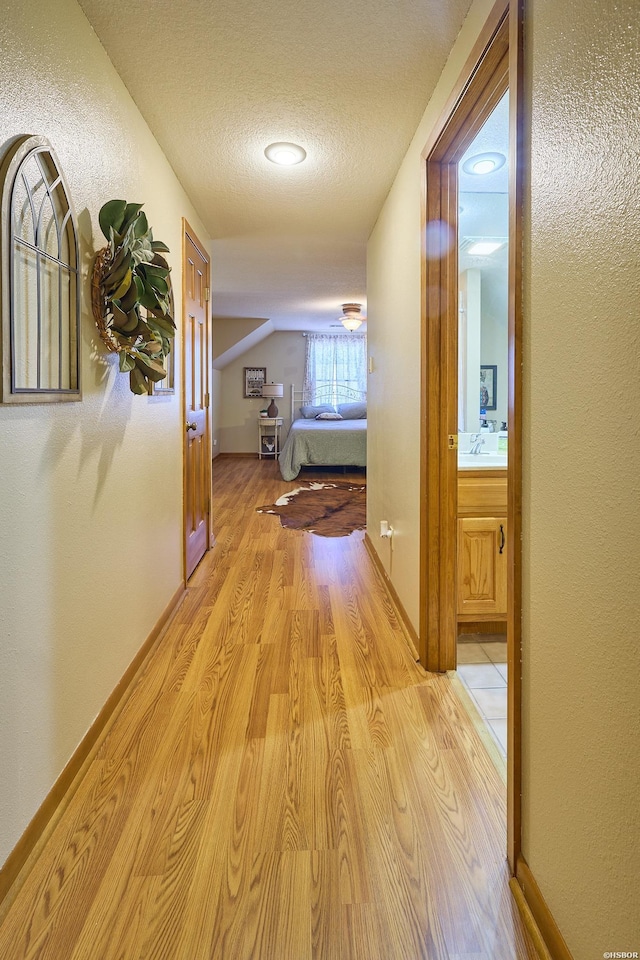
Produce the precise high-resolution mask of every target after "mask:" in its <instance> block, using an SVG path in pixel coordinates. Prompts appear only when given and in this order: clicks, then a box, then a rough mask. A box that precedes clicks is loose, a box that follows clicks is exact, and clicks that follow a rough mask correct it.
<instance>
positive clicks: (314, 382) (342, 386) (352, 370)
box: [303, 333, 367, 406]
mask: <svg viewBox="0 0 640 960" xmlns="http://www.w3.org/2000/svg"><path fill="white" fill-rule="evenodd" d="M303 390H304V397H305V400H306V402H307V403H314V404H315V403H330V404H333V406H335V405H336V404H337V403H341V402H343V401H344V400H345V399H346V398H347V397H353V399H354V400H364V399H365V398H366V396H367V338H366V337H364V336H360V337H356V336H348V337H345V336H340V337H335V336H331V335H328V334H327V335H325V334H315V333H310V334H308V335H307V348H306V358H305V370H304V388H303Z"/></svg>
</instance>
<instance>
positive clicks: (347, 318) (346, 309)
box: [340, 303, 364, 333]
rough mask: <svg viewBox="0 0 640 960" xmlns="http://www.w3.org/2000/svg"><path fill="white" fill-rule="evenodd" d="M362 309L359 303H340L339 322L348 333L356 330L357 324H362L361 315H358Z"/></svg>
mask: <svg viewBox="0 0 640 960" xmlns="http://www.w3.org/2000/svg"><path fill="white" fill-rule="evenodd" d="M361 310H362V304H361V303H343V304H342V316H341V317H340V323H341V324H342V326H343V327H345V329H346V330H348V331H349V333H353V331H354V330H357V329H358V327H359V326H361V325H362V321H363V319H364V318H363V317H361V316H360V311H361Z"/></svg>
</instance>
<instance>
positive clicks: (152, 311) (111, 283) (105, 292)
mask: <svg viewBox="0 0 640 960" xmlns="http://www.w3.org/2000/svg"><path fill="white" fill-rule="evenodd" d="M99 221H100V229H101V230H102V232H103V234H104V236H105V238H106V240H107V241H108V245H107V246H106V247H104V248H103V249H102V250H100V251H98V254H97V255H96V259H95V262H94V265H93V277H92V282H91V299H92V307H93V315H94V319H95V321H96V325H97V327H98V330H99V332H100V336H101V337H102V340H103V342H104V343H105V345H106V346H107V348H108V349H109V350H111V351H112V352H113V353H118V354H119V360H120V370H121V372H122V373H128V374H129V386H130V388H131V391H132V392H133V393H137V394H144V393H150V392H151V384H152V383H157V382H158V381H159V380H163V379H164V378H165V377H166V375H167V370H166V367H165V360H166V358H167V357H168V355H169V353H170V351H171V341H172V340H173V338H174V336H175V332H176V325H175V323H174V320H173V317H172V316H171V313H172V298H171V280H170V279H169V273H170V270H171V268H170V267H169V264H168V263H167V261H166V260H165V259H164V257H163V256H162V254H163V253H168V252H169V248H168V247H167V245H166V244H164V243H162V242H161V241H160V240H154V239H153V233H152V230H151V228H150V227H149V223H148V221H147V218H146V216H145V214H144V213H143V212H142V204H141V203H127V201H126V200H109V201H108V203H105V205H104V206H103V207H102V208H101V210H100V214H99ZM143 311H144V312H143Z"/></svg>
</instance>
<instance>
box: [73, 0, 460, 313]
mask: <svg viewBox="0 0 640 960" xmlns="http://www.w3.org/2000/svg"><path fill="white" fill-rule="evenodd" d="M80 5H81V6H82V8H83V10H84V12H85V14H86V16H87V17H88V19H89V21H90V22H91V24H92V25H93V27H94V29H95V31H96V33H97V35H98V37H99V38H100V40H101V42H102V44H103V45H104V47H105V49H106V50H107V53H108V55H109V57H110V58H111V60H112V62H113V64H114V66H115V67H116V69H117V71H118V73H119V74H120V76H121V77H122V79H123V81H124V83H125V84H126V86H127V88H128V90H129V92H130V94H131V96H132V97H133V99H134V100H135V102H136V104H137V105H138V108H139V109H140V111H141V113H142V114H143V116H144V117H145V119H146V121H147V123H148V124H149V126H150V128H151V130H152V131H153V133H154V135H155V137H156V139H157V140H158V142H159V143H160V145H161V147H162V149H163V150H164V152H165V154H166V156H167V157H168V159H169V161H170V163H171V164H172V166H173V169H174V170H175V172H176V174H177V176H178V177H179V179H180V181H181V182H182V184H183V186H184V187H185V189H186V191H187V193H188V194H189V196H190V198H191V200H192V202H193V203H194V205H195V206H196V208H197V209H198V211H199V212H200V215H201V216H202V219H203V221H204V223H205V225H206V226H207V228H208V230H209V232H210V234H211V236H212V237H213V238H214V244H213V250H212V252H213V257H214V263H213V298H214V313H216V314H218V315H224V316H228V317H234V316H235V317H240V316H253V317H255V316H259V317H265V318H268V319H270V320H271V321H272V322H273V324H274V327H275V329H313V328H314V326H316V327H318V326H319V327H320V328H322V329H326V328H327V326H328V324H329V323H330V322H335V318H336V316H337V315H338V314H339V312H340V311H339V305H340V304H341V303H342V302H345V301H359V302H364V301H365V297H366V291H365V276H364V272H365V266H364V264H365V244H366V240H367V238H368V235H369V233H370V231H371V229H372V227H373V224H374V222H375V219H376V216H377V214H378V212H379V210H380V207H381V206H382V203H383V201H384V198H385V196H386V194H387V192H388V191H389V188H390V186H391V183H392V182H393V178H394V176H395V174H396V172H397V169H398V167H399V165H400V162H401V160H402V157H403V156H404V153H405V151H406V149H407V147H408V145H409V143H410V140H411V137H412V135H413V133H414V131H415V129H416V126H417V124H418V121H419V119H420V117H421V115H422V113H423V111H424V109H425V106H426V104H427V102H428V99H429V96H430V94H431V92H432V90H433V88H434V86H435V83H436V82H437V79H438V77H439V75H440V72H441V70H442V67H443V66H444V63H445V60H446V58H447V55H448V53H449V51H450V49H451V46H452V44H453V42H454V40H455V38H456V36H457V34H458V31H459V30H460V27H461V25H462V22H463V19H464V16H465V14H466V12H467V10H468V8H469V6H470V0H445V2H443V0H322V2H320V3H319V2H318V0H269V2H259V0H178V2H176V0H153V2H150V0H144V2H143V0H109V3H104V2H103V0H80ZM280 140H283V141H293V142H295V143H299V144H301V145H302V146H303V147H304V148H305V150H306V151H307V159H306V161H305V162H304V163H302V164H300V165H299V166H295V167H278V166H276V165H274V164H272V163H270V162H269V161H268V160H267V159H266V158H265V156H264V148H265V147H266V146H267V145H268V144H269V143H272V142H274V141H280ZM136 199H137V198H136Z"/></svg>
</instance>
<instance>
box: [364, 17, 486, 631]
mask: <svg viewBox="0 0 640 960" xmlns="http://www.w3.org/2000/svg"><path fill="white" fill-rule="evenodd" d="M491 7H492V0H476V2H475V3H473V5H472V6H471V9H470V11H469V14H468V16H467V19H466V20H465V22H464V25H463V27H462V30H461V31H460V34H459V36H458V39H457V41H456V43H455V45H454V48H453V50H452V52H451V55H450V57H449V59H448V61H447V65H446V67H445V69H444V71H443V73H442V76H441V78H440V81H439V82H438V85H437V87H436V90H435V92H434V94H433V96H432V98H431V101H430V102H429V105H428V107H427V109H426V111H425V114H424V116H423V118H422V120H421V122H420V126H419V127H418V130H417V131H416V134H415V136H414V138H413V141H412V143H411V146H410V147H409V150H408V151H407V154H406V156H405V159H404V161H403V163H402V166H401V167H400V170H399V172H398V175H397V177H396V180H395V182H394V184H393V187H392V188H391V191H390V193H389V196H388V197H387V200H386V202H385V204H384V206H383V208H382V211H381V213H380V216H379V217H378V220H377V222H376V225H375V227H374V229H373V232H372V234H371V237H370V240H369V245H368V251H367V320H368V322H367V328H368V330H367V333H368V347H369V354H370V356H371V357H372V358H373V367H374V370H373V373H372V374H370V376H369V392H368V401H367V414H368V421H369V425H368V438H367V443H368V448H367V482H368V503H367V528H368V530H369V532H370V536H371V539H372V542H373V545H374V547H375V549H376V550H377V551H378V554H379V556H380V559H381V560H382V562H383V564H384V566H385V569H386V570H387V572H388V574H389V576H390V577H391V579H392V581H393V584H394V586H395V588H396V590H397V592H398V595H399V597H400V599H401V601H402V603H403V606H404V608H405V610H406V611H407V614H408V616H409V618H410V619H411V622H412V623H413V625H414V627H415V628H416V629H417V628H418V619H419V589H418V588H419V569H420V554H419V547H420V528H419V521H420V489H419V481H420V214H421V172H422V171H421V162H420V154H421V151H422V149H423V148H424V145H425V143H426V140H427V137H428V135H429V132H430V130H431V129H432V127H433V125H434V123H435V122H436V120H437V119H438V117H439V115H440V113H441V111H442V109H443V108H444V105H445V103H446V100H447V97H448V96H449V94H450V92H451V89H452V87H453V85H454V84H455V82H456V80H457V78H458V75H459V73H460V71H461V70H462V68H463V66H464V63H465V60H466V59H467V57H468V56H469V54H470V52H471V50H472V48H473V44H474V43H475V41H476V39H477V36H478V33H479V31H480V30H481V28H482V25H483V24H484V22H485V20H486V18H487V16H488V14H489V11H490V10H491ZM381 520H388V521H389V523H390V524H391V526H392V527H393V528H394V531H395V533H394V537H393V550H392V549H391V547H392V544H391V542H390V541H389V540H381V539H380V538H379V537H378V536H377V531H378V530H379V529H380V521H381Z"/></svg>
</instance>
